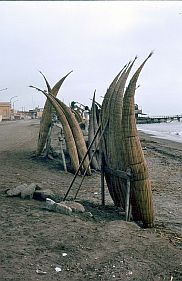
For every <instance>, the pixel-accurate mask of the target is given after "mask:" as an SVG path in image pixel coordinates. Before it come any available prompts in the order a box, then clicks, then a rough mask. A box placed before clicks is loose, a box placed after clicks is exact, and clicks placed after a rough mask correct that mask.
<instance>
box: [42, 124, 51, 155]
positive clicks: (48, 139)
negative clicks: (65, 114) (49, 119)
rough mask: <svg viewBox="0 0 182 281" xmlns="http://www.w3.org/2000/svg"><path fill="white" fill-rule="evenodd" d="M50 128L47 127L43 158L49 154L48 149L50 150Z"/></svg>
mask: <svg viewBox="0 0 182 281" xmlns="http://www.w3.org/2000/svg"><path fill="white" fill-rule="evenodd" d="M52 127H53V125H52V124H51V126H50V127H49V132H48V135H47V141H46V149H45V152H44V156H45V157H46V156H48V154H49V149H50V145H51V132H52Z"/></svg>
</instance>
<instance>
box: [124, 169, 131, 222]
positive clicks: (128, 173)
mask: <svg viewBox="0 0 182 281" xmlns="http://www.w3.org/2000/svg"><path fill="white" fill-rule="evenodd" d="M127 175H128V178H127V182H126V184H127V190H126V205H125V219H126V221H130V177H131V170H130V169H127Z"/></svg>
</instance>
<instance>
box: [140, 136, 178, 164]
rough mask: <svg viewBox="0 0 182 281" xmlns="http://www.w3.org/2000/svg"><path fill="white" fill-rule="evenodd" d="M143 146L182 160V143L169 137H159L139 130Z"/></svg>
mask: <svg viewBox="0 0 182 281" xmlns="http://www.w3.org/2000/svg"><path fill="white" fill-rule="evenodd" d="M138 135H139V138H140V141H141V144H142V147H143V148H144V149H145V148H149V149H152V150H155V151H157V152H159V153H162V154H165V155H166V156H169V157H172V158H174V157H175V158H176V159H178V160H179V161H181V162H182V144H181V143H179V142H175V141H172V140H168V139H163V138H158V137H155V136H153V135H152V134H147V133H144V132H142V131H138Z"/></svg>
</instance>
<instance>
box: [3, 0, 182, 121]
mask: <svg viewBox="0 0 182 281" xmlns="http://www.w3.org/2000/svg"><path fill="white" fill-rule="evenodd" d="M151 50H154V55H153V56H152V57H151V58H150V60H149V61H148V63H147V64H146V65H145V68H144V69H143V72H142V73H141V75H140V78H139V81H138V84H140V86H141V87H140V88H139V89H137V92H136V98H135V101H136V103H138V104H139V106H141V107H142V109H143V111H144V112H145V113H147V114H150V115H163V114H165V115H167V114H182V2H181V1H176V2H175V1H136V2H135V1H131V2H130V1H116V2H115V1H101V2H99V1H97V2H96V1H89V2H86V1H83V2H81V1H78V2H76V1H74V2H70V1H68V2H67V1H63V2H62V1H58V2H57V1H56V2H54V1H53V2H52V1H50V2H49V1H45V2H44V1H38V2H35V1H32V2H31V1H27V2H21V1H20V2H19V1H15V2H9V1H7V2H6V1H5V2H2V1H1V2H0V55H1V58H0V66H1V68H0V69H1V70H0V73H1V75H0V89H2V88H6V87H7V88H8V90H7V91H2V92H0V101H9V100H10V98H11V97H13V96H18V98H14V99H12V102H13V101H14V106H15V108H16V109H21V108H22V107H25V109H32V108H33V107H35V106H39V107H43V105H44V102H45V98H44V97H43V95H42V94H41V93H38V92H35V91H34V90H32V89H31V88H28V86H29V85H35V86H37V87H40V88H42V89H46V87H45V85H44V81H43V79H42V76H41V75H40V73H39V72H38V71H39V70H41V71H42V72H43V73H44V74H45V75H46V77H47V79H48V81H49V82H50V84H51V86H53V85H54V84H55V83H56V82H57V81H58V80H59V79H60V78H61V77H63V76H64V75H65V74H67V73H68V72H69V71H70V70H73V73H72V74H71V75H70V76H69V77H68V78H67V79H66V80H65V82H64V84H63V86H62V88H61V90H60V92H59V95H58V97H59V98H60V99H61V100H63V101H64V102H65V103H66V104H69V103H70V102H71V101H72V100H74V101H78V102H80V103H83V104H85V105H89V106H90V104H91V101H90V99H91V98H92V96H93V92H94V90H95V89H96V98H97V101H98V102H100V103H101V102H102V97H101V96H104V95H105V93H106V90H107V87H108V86H109V84H110V82H111V81H112V79H113V78H114V76H115V75H116V74H117V73H118V71H119V70H120V69H121V68H122V67H123V66H124V65H125V64H126V63H127V62H128V61H129V60H131V59H133V58H134V57H135V55H138V59H137V61H136V63H135V66H134V68H133V72H132V74H133V73H134V71H135V70H136V69H137V67H138V66H139V65H140V63H141V62H142V61H143V60H144V59H145V58H146V56H147V55H148V54H149V53H150V51H151ZM16 99H18V101H16Z"/></svg>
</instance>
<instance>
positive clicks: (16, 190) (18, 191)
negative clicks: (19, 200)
mask: <svg viewBox="0 0 182 281" xmlns="http://www.w3.org/2000/svg"><path fill="white" fill-rule="evenodd" d="M27 186H28V185H27V184H26V183H23V184H20V185H18V186H16V187H14V188H11V189H9V190H7V192H6V193H7V195H8V196H19V195H20V194H21V192H22V191H23V190H25V189H26V188H27Z"/></svg>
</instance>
